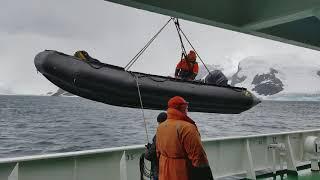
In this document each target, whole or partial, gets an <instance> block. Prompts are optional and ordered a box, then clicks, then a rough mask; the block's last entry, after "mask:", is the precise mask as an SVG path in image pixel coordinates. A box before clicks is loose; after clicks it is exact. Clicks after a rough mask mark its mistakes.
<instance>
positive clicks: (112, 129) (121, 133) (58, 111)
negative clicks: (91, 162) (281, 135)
mask: <svg viewBox="0 0 320 180" xmlns="http://www.w3.org/2000/svg"><path fill="white" fill-rule="evenodd" d="M319 107H320V102H317V101H313V102H302V101H298V102H294V101H264V102H262V103H261V104H259V105H258V106H256V107H254V108H252V109H251V110H249V111H246V112H244V113H242V114H237V115H223V114H210V113H189V116H190V117H192V118H193V119H194V120H195V122H196V123H197V125H198V128H199V130H200V133H201V136H202V138H215V137H227V136H242V135H252V134H263V133H276V132H286V131H298V130H307V129H318V128H320V123H319V120H320V110H319V109H320V108H319ZM144 112H145V117H146V122H147V130H148V135H149V139H152V136H153V135H154V133H155V130H156V126H157V123H156V120H155V119H156V117H157V115H158V113H159V112H161V111H155V110H145V111H144ZM146 137H147V136H146V131H145V128H144V121H143V118H142V111H141V110H140V109H132V108H123V107H116V106H110V105H106V104H102V103H97V102H93V101H90V100H86V99H83V98H80V97H46V96H0V158H7V157H17V156H24V155H35V154H45V153H56V152H69V151H78V150H89V149H96V148H107V147H116V146H124V145H134V144H144V143H146V141H147V140H146V139H147V138H146Z"/></svg>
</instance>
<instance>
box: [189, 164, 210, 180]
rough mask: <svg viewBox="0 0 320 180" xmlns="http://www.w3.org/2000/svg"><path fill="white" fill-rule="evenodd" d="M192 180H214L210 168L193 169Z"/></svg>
mask: <svg viewBox="0 0 320 180" xmlns="http://www.w3.org/2000/svg"><path fill="white" fill-rule="evenodd" d="M190 179H191V180H213V176H212V172H211V168H210V166H206V167H192V168H191V178H190Z"/></svg>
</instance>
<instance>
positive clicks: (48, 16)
mask: <svg viewBox="0 0 320 180" xmlns="http://www.w3.org/2000/svg"><path fill="white" fill-rule="evenodd" d="M168 19H169V17H167V16H163V15H159V14H155V13H151V12H147V11H142V10H137V9H133V8H129V7H126V6H122V5H118V4H114V3H110V2H105V1H103V0H68V1H64V0H60V1H52V0H50V1H49V0H28V1H12V0H1V6H0V93H1V92H2V93H3V92H7V93H18V94H45V93H47V92H48V91H54V90H56V89H57V88H56V87H55V86H54V85H52V84H51V83H50V82H49V81H48V80H46V79H45V78H44V77H43V76H42V75H41V74H37V72H36V69H35V67H34V63H33V58H34V56H35V55H36V54H37V53H38V52H41V51H43V50H45V49H54V50H59V51H62V52H64V53H67V54H73V53H74V52H75V51H76V50H79V49H84V50H86V51H87V52H88V53H89V54H90V55H91V56H93V57H95V58H97V59H99V60H101V61H102V62H105V63H109V64H114V65H118V66H125V65H126V64H127V62H129V61H130V60H131V58H132V57H133V56H134V55H135V54H136V53H137V52H138V51H139V50H140V49H141V48H142V47H143V46H144V45H145V43H146V42H147V41H148V40H149V39H150V38H151V37H152V36H153V35H154V34H155V33H156V32H157V31H158V30H159V29H160V27H162V26H163V24H164V23H165V22H166V21H167V20H168ZM180 24H181V28H182V29H183V31H184V32H185V33H186V35H187V36H188V37H189V39H190V40H191V42H192V44H193V45H194V46H195V48H196V50H197V51H198V53H199V54H200V56H201V57H202V59H203V60H204V61H205V63H208V64H215V65H221V66H222V67H223V68H224V69H225V73H227V74H228V73H231V72H233V71H235V70H236V67H237V63H238V62H239V61H240V60H241V59H243V58H245V57H248V56H271V55H278V54H279V55H297V56H299V57H300V59H301V61H304V62H308V61H310V63H312V62H314V61H315V60H318V59H320V53H319V52H318V51H314V50H309V49H305V48H300V47H295V46H292V45H287V44H283V43H279V42H275V41H271V40H266V39H262V38H258V37H254V36H249V35H244V34H240V33H237V32H232V31H228V30H224V29H220V28H215V27H210V26H206V25H201V24H197V23H193V22H187V21H182V20H181V22H180ZM187 48H188V47H187ZM188 49H189V48H188ZM180 53H181V50H180V44H179V40H178V37H177V33H176V31H175V27H174V25H173V24H170V25H169V26H168V27H167V28H166V29H165V31H164V32H162V33H161V34H160V35H159V37H158V38H157V39H156V40H155V42H154V43H153V44H152V45H151V47H150V48H149V49H148V50H147V51H146V53H145V54H143V55H142V57H141V59H139V61H138V62H137V63H136V64H135V65H134V66H133V67H132V70H135V71H141V72H147V73H152V74H158V75H170V74H172V73H173V72H174V68H175V65H176V63H177V62H178V60H179V58H180Z"/></svg>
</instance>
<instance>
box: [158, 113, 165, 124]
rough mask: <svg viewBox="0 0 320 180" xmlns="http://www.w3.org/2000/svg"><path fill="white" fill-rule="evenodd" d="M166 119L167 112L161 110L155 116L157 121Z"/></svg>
mask: <svg viewBox="0 0 320 180" xmlns="http://www.w3.org/2000/svg"><path fill="white" fill-rule="evenodd" d="M165 120H167V113H166V112H161V113H160V114H159V115H158V117H157V122H158V123H162V122H163V121H165Z"/></svg>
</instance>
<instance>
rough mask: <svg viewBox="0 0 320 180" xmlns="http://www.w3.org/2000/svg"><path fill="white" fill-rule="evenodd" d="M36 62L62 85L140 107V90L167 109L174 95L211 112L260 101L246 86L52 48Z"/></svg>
mask: <svg viewBox="0 0 320 180" xmlns="http://www.w3.org/2000/svg"><path fill="white" fill-rule="evenodd" d="M34 63H35V66H36V68H37V70H38V71H39V72H40V73H41V74H43V75H44V76H45V77H46V78H47V79H48V80H49V81H51V82H52V83H53V84H55V85H57V86H58V87H60V88H62V89H64V90H66V91H68V92H70V93H72V94H75V95H78V96H81V97H84V98H87V99H91V100H94V101H98V102H102V103H105V104H110V105H115V106H122V107H132V108H140V107H141V104H140V98H139V93H138V92H139V91H140V95H141V100H142V103H143V108H145V109H157V110H165V109H166V108H167V102H168V100H169V99H170V98H171V97H173V96H182V97H184V98H185V99H186V100H187V101H188V102H189V111H194V112H208V113H223V114H237V113H241V112H243V111H246V110H248V109H250V108H252V107H253V106H255V105H256V104H258V103H259V102H260V100H259V99H258V98H256V97H255V96H254V95H253V94H251V93H250V92H249V91H247V90H246V89H245V88H238V87H231V86H223V87H222V86H216V85H209V84H206V83H202V82H196V81H184V80H180V79H175V78H172V77H164V76H157V75H150V74H144V73H139V72H132V71H125V70H124V68H122V67H118V66H113V65H109V64H104V63H101V62H99V61H97V60H95V61H86V60H81V59H79V58H76V57H74V56H70V55H66V54H63V53H60V52H57V51H52V50H45V51H43V52H40V53H39V54H37V55H36V57H35V59H34ZM138 87H139V88H138ZM138 89H139V91H138Z"/></svg>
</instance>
